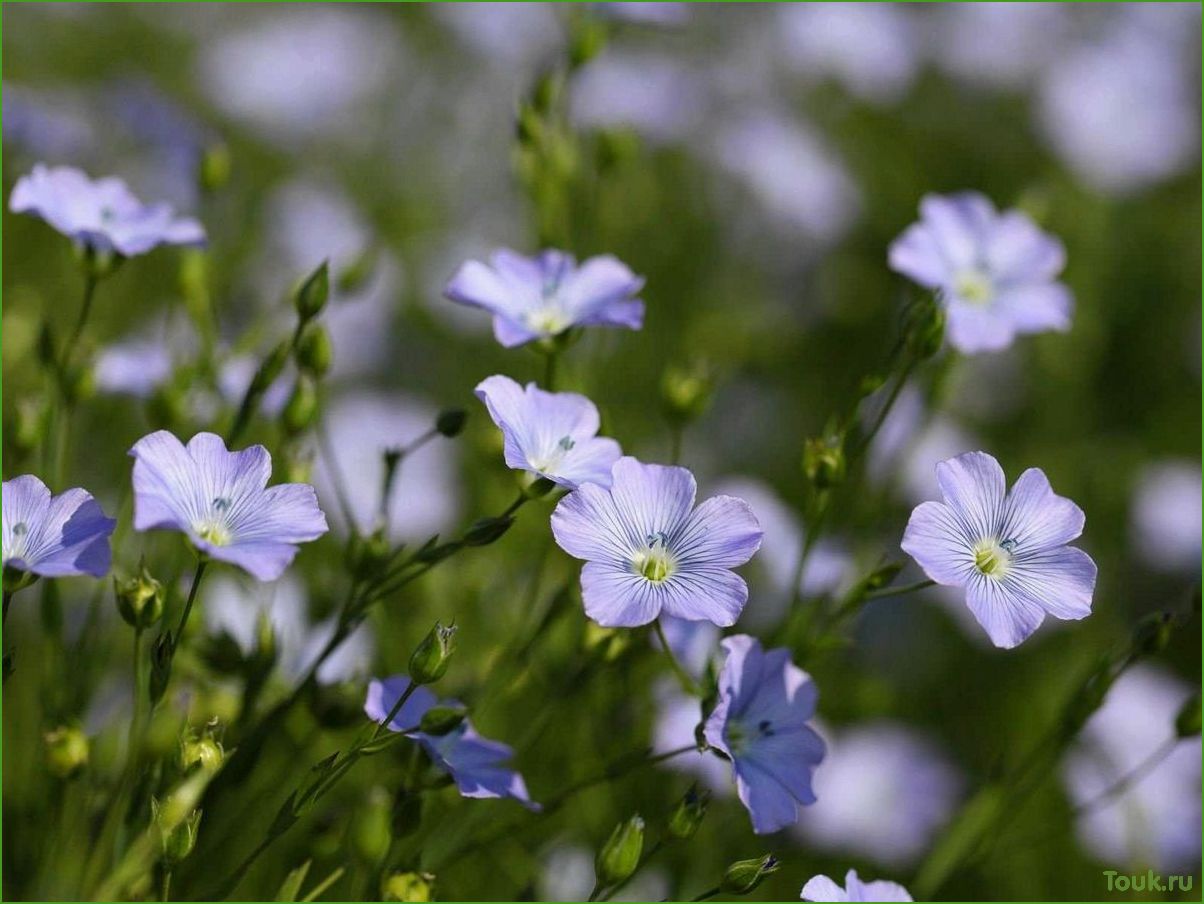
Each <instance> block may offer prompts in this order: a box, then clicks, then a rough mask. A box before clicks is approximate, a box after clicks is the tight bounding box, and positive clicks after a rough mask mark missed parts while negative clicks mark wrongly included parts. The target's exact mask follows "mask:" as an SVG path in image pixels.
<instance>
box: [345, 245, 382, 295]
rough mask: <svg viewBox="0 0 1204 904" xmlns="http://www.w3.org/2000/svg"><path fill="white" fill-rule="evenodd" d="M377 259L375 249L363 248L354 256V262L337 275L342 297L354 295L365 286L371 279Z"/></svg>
mask: <svg viewBox="0 0 1204 904" xmlns="http://www.w3.org/2000/svg"><path fill="white" fill-rule="evenodd" d="M377 257H378V255H377V252H376V249H375V248H365V249H364V250H363V251H361V252H360V253H359V254H358V255H356V258H355V260H353V261H352V262H351V263H350V264H348V265H347V266H346V267H344V268H343V270H342V272H341V273H339V278H338V287H339V291H340V292H342V293H343V294H344V295H354V294H355V293H356V292H358V291H359V290H360V289H362V288H363V287H364V286H366V285H367V284H368V281H369V280H370V279H372V274H373V273H375V272H376V259H377Z"/></svg>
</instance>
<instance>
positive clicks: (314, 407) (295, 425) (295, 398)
mask: <svg viewBox="0 0 1204 904" xmlns="http://www.w3.org/2000/svg"><path fill="white" fill-rule="evenodd" d="M317 416H318V387H317V386H316V385H315V384H314V381H313V379H312V378H310V377H307V376H306V375H305V374H301V375H300V376H298V377H297V383H296V385H294V386H293V394H292V395H290V396H289V398H288V402H287V403H286V404H285V406H284V411H282V412H281V413H280V421H281V423H282V424H283V426H284V429H285V431H286V432H288V433H290V434H297V433H300V432H301V431H303V430H305V429H306V428H308V427H310V426H311V425H312V424H313V422H314V420H315V419H316V418H317Z"/></svg>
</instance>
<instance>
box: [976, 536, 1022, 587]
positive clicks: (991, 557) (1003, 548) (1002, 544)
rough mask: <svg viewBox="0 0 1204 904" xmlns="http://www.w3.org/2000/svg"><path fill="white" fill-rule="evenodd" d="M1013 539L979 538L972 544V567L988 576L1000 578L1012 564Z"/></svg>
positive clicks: (1014, 544) (1014, 543)
mask: <svg viewBox="0 0 1204 904" xmlns="http://www.w3.org/2000/svg"><path fill="white" fill-rule="evenodd" d="M1015 547H1016V542H1015V541H1014V540H1003V541H999V540H995V539H989V540H979V541H978V542H977V543H976V544H974V567H975V568H977V569H978V570H979V571H980V572H981V573H982V574H984V575H986V576H987V577H989V578H995V579H996V580H1001V579H1002V578H1003V577H1004V575H1006V574H1007V572H1008V569H1009V568H1010V567H1011V565H1012V551H1013V550H1014V549H1015Z"/></svg>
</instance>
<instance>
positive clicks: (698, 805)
mask: <svg viewBox="0 0 1204 904" xmlns="http://www.w3.org/2000/svg"><path fill="white" fill-rule="evenodd" d="M710 802H711V792H710V791H704V792H702V793H701V794H699V793H698V785H691V786H690V790H689V791H687V792H686V794H685V797H683V798H682V799H681V800H680V801H678V802H677V806H676V807H674V808H673V812H672V813H671V814H669V834H670V835H672V836H673V837H674V838H680V839H682V840H683V841H685V840H688V839H690V838H693V837H694V834H695V833H696V832H697V831H698V827H699V826H700V825H702V818H703V817H704V816H706V812H707V806H708V804H710Z"/></svg>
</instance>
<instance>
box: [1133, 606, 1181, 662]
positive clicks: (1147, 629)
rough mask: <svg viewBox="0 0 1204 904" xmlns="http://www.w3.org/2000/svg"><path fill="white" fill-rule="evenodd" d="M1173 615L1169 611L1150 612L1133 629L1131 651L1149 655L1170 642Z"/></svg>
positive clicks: (1160, 650)
mask: <svg viewBox="0 0 1204 904" xmlns="http://www.w3.org/2000/svg"><path fill="white" fill-rule="evenodd" d="M1174 626H1175V617H1174V616H1173V615H1172V614H1171V613H1169V612H1151V613H1150V614H1149V615H1147V616H1146V617H1145V618H1143V619H1142V620H1141V621H1139V622H1138V623H1137V626H1136V627H1135V628H1134V629H1133V640H1132V643H1133V651H1134V652H1135V653H1140V654H1142V655H1146V656H1150V655H1153V654H1156V653H1161V652H1162V651H1163V650H1165V649H1166V647H1167V644H1169V643H1170V642H1171V631H1172V630H1173V629H1174Z"/></svg>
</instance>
